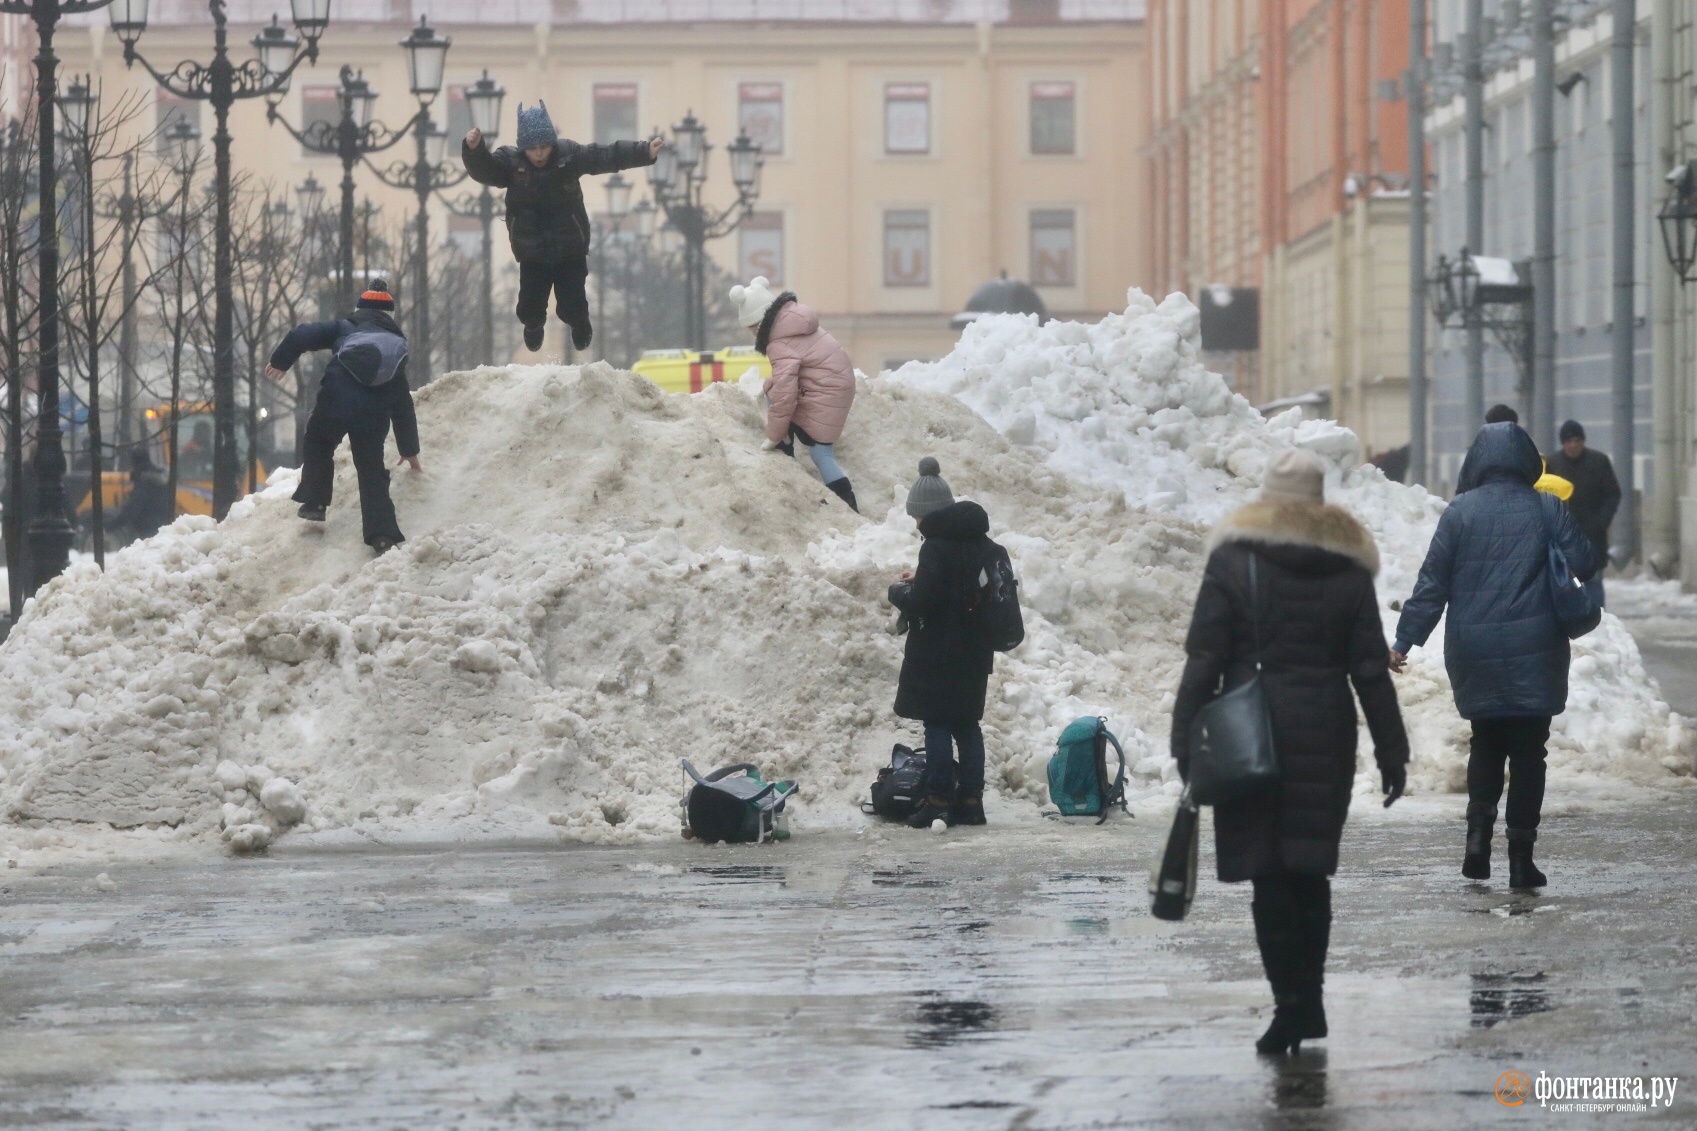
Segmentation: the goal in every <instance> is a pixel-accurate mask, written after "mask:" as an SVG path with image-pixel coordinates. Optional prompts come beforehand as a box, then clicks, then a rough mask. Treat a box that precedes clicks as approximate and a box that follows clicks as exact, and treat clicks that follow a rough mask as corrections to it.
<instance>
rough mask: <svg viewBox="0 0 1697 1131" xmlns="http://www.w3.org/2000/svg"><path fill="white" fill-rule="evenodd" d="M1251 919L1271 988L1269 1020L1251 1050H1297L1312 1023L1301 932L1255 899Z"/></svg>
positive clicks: (1267, 1052) (1271, 1052) (1274, 1053)
mask: <svg viewBox="0 0 1697 1131" xmlns="http://www.w3.org/2000/svg"><path fill="white" fill-rule="evenodd" d="M1249 910H1250V913H1251V914H1252V915H1253V916H1254V919H1255V942H1256V944H1257V945H1258V946H1259V947H1260V948H1261V965H1262V967H1263V968H1265V970H1266V971H1267V984H1268V985H1269V986H1270V987H1272V990H1273V1022H1272V1024H1271V1025H1268V1026H1267V1031H1266V1032H1265V1033H1263V1034H1261V1038H1260V1039H1259V1040H1257V1041H1256V1042H1255V1051H1256V1052H1258V1053H1262V1054H1263V1055H1268V1056H1282V1055H1284V1054H1285V1053H1287V1052H1296V1051H1298V1050H1299V1048H1300V1046H1301V1044H1302V1042H1303V1039H1304V1038H1305V1037H1306V1036H1307V1034H1306V1032H1305V1031H1304V1030H1306V1029H1309V1028H1311V1027H1312V1024H1311V1020H1310V1011H1309V1004H1308V1001H1307V998H1306V995H1305V994H1303V993H1302V990H1301V987H1300V982H1301V980H1302V973H1301V969H1300V964H1301V962H1302V954H1301V943H1302V940H1301V936H1300V935H1298V934H1297V933H1296V932H1295V931H1293V930H1292V929H1291V925H1290V924H1289V923H1288V922H1277V921H1275V920H1276V919H1277V918H1278V917H1277V916H1275V915H1273V914H1272V913H1271V911H1270V910H1269V909H1268V908H1266V907H1263V906H1262V905H1261V904H1259V903H1251V904H1250V905H1249Z"/></svg>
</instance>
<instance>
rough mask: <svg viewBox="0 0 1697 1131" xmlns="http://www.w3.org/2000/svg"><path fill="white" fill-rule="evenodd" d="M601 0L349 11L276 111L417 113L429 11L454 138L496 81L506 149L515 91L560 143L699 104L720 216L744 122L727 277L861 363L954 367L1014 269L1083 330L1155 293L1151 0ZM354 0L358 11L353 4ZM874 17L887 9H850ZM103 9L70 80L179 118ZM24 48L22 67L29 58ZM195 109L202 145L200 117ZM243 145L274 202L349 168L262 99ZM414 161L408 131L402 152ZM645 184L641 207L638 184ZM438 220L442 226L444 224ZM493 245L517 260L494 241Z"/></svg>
mask: <svg viewBox="0 0 1697 1131" xmlns="http://www.w3.org/2000/svg"><path fill="white" fill-rule="evenodd" d="M606 6H607V5H605V4H603V5H600V6H597V5H594V4H591V3H589V2H588V0H585V2H584V3H582V4H566V5H561V4H554V5H552V6H551V7H548V6H546V5H545V6H544V7H546V8H547V11H546V13H544V15H545V17H546V18H543V19H539V20H535V21H532V22H520V21H519V20H518V19H516V18H514V17H515V16H522V15H525V14H528V8H526V10H525V11H524V12H521V11H520V10H519V9H521V8H525V5H523V4H518V5H512V4H508V5H499V4H469V3H467V4H451V5H442V4H437V5H435V6H434V7H432V6H430V5H426V4H422V3H411V4H408V3H404V2H394V0H386V2H383V3H373V4H367V5H365V6H364V7H369V8H371V9H372V13H371V14H376V15H381V16H382V18H379V19H362V18H359V16H358V13H359V12H360V11H363V7H362V6H361V5H359V4H357V3H353V2H350V3H348V4H340V5H338V6H337V9H336V11H337V13H338V16H337V19H336V20H335V21H334V22H333V23H332V24H331V27H330V29H329V32H328V33H327V34H326V35H325V37H324V39H323V42H322V50H321V54H320V57H319V60H318V62H317V65H316V66H315V67H304V66H303V67H302V68H301V69H300V70H299V71H298V72H297V74H296V76H295V80H294V82H293V84H292V87H291V89H290V90H289V92H288V93H287V94H286V95H285V96H284V97H283V98H282V100H281V107H280V108H281V110H282V111H283V113H284V114H285V116H287V117H288V118H289V120H290V121H291V122H293V123H294V124H295V125H296V126H300V125H301V124H302V122H303V121H306V120H311V119H313V118H314V117H318V116H332V115H334V113H335V102H334V89H335V85H336V81H337V79H336V76H337V72H338V69H339V68H340V67H341V66H342V65H344V64H348V65H351V66H354V67H356V68H359V69H361V70H362V71H363V72H364V75H365V77H366V78H367V79H368V80H369V81H370V82H371V83H372V85H373V86H375V87H376V88H377V90H378V91H379V92H380V93H381V98H380V99H379V101H378V103H377V111H376V113H377V117H378V118H379V119H381V120H382V121H385V122H388V123H390V124H392V125H397V126H398V125H400V124H401V123H403V122H405V121H406V120H407V118H408V117H409V116H410V115H411V114H412V113H413V112H414V110H415V109H416V102H415V101H414V99H413V98H412V96H411V95H410V94H409V93H408V92H407V75H406V66H405V60H404V57H403V52H402V51H401V49H400V48H399V46H398V45H397V44H398V41H399V40H400V39H401V37H402V36H403V35H404V34H405V33H406V31H407V30H408V27H409V25H411V24H413V23H416V21H417V20H418V18H419V17H421V16H426V15H428V16H429V17H430V18H431V22H432V24H433V26H435V27H437V29H438V30H439V31H440V32H442V33H443V34H445V35H447V36H449V37H450V38H451V39H452V40H453V46H452V48H451V49H450V51H449V53H448V63H447V68H448V69H447V82H448V86H449V90H448V91H446V92H445V93H444V95H443V96H442V98H440V99H439V100H438V103H437V106H436V108H435V111H434V113H435V118H436V120H437V121H438V122H442V123H445V124H447V125H449V126H450V127H451V128H453V129H454V130H455V131H456V132H457V131H459V130H461V129H463V127H464V126H465V124H466V118H465V113H464V107H463V103H462V102H459V101H458V98H459V95H458V89H457V88H461V87H463V86H464V85H466V84H469V83H471V82H474V81H475V80H476V79H477V78H478V77H479V76H480V75H481V74H482V73H483V72H484V71H485V70H487V72H488V73H489V75H490V76H491V77H493V78H495V79H496V80H497V81H499V82H500V83H501V84H502V85H503V86H504V87H505V89H506V91H507V99H506V105H505V108H504V111H503V115H504V121H503V129H502V136H501V138H500V139H499V140H501V141H510V140H511V137H512V124H513V121H514V113H515V111H516V109H517V105H518V103H519V102H521V101H522V102H525V103H527V104H528V103H532V102H535V101H537V100H544V101H546V102H547V104H548V107H549V110H550V112H551V114H552V116H553V118H554V121H555V123H556V125H557V126H558V128H559V130H560V132H561V133H562V135H564V136H568V137H574V138H578V139H581V140H594V139H597V137H599V138H600V139H602V140H607V139H610V138H612V137H615V136H633V135H646V134H647V133H648V132H649V131H650V130H651V129H652V128H654V127H656V126H658V127H662V128H664V127H666V126H668V125H669V124H671V123H673V122H676V121H678V120H679V119H681V118H682V117H683V116H684V114H685V113H686V112H693V113H694V114H695V115H696V116H697V117H698V118H700V119H701V120H702V121H704V122H705V123H706V125H707V127H708V130H709V134H708V136H709V140H710V141H711V142H713V143H714V146H715V149H714V151H713V154H712V157H711V160H710V166H709V168H710V176H709V180H708V195H709V199H710V200H711V201H714V202H716V203H718V204H724V203H727V202H728V201H729V199H730V198H731V197H732V196H733V195H734V190H733V189H732V188H731V185H730V174H729V169H728V166H727V163H726V160H725V157H724V147H725V145H726V143H728V142H730V141H731V140H732V139H733V138H734V137H735V135H736V133H737V132H738V130H739V129H747V130H748V131H749V132H750V133H751V135H754V136H756V137H757V140H760V141H762V142H763V144H764V145H765V146H766V149H767V151H768V154H767V157H766V161H765V170H764V179H763V188H762V192H761V195H760V198H759V202H758V215H757V216H756V218H755V220H754V222H753V223H751V224H749V225H747V226H745V228H744V229H743V230H742V231H741V232H739V233H735V234H733V235H731V236H729V237H727V238H725V239H722V240H718V241H715V242H714V243H713V244H711V245H710V252H711V254H712V255H713V257H714V258H715V260H716V261H717V262H718V263H719V264H720V265H721V266H722V267H723V268H724V269H725V270H726V271H728V272H730V273H732V274H737V275H742V276H745V277H746V276H749V275H752V274H755V273H763V274H767V275H768V276H770V277H772V278H773V279H774V281H775V282H777V283H780V284H781V285H782V286H784V287H787V288H791V289H794V290H796V291H798V292H799V293H800V294H801V295H802V296H803V297H804V298H805V299H806V300H807V301H809V302H810V303H812V304H813V305H814V306H815V307H816V308H817V309H819V310H820V311H821V313H822V314H823V315H824V316H825V317H826V319H827V320H828V325H829V327H830V328H831V329H832V330H833V332H835V333H836V334H837V335H838V337H839V338H841V339H842V340H843V342H844V344H845V345H846V346H848V348H849V349H850V351H851V353H852V355H853V356H854V358H855V361H856V363H857V364H858V365H859V366H860V367H861V368H862V369H865V370H868V371H876V370H877V369H879V368H881V367H884V366H887V365H890V364H893V363H897V362H901V361H905V360H909V359H913V358H935V357H938V356H941V355H942V354H943V353H946V352H947V351H948V349H949V348H950V346H951V345H952V343H953V341H954V339H955V337H956V333H955V331H953V330H951V329H950V327H949V318H950V316H951V315H953V314H955V313H956V312H957V311H959V310H960V309H961V308H962V306H963V305H964V303H965V302H966V300H967V298H968V296H969V295H970V294H971V293H972V291H973V290H974V289H975V288H976V287H977V286H978V285H979V284H981V283H982V282H984V281H985V280H986V279H988V278H991V277H993V276H995V275H996V274H997V273H999V272H1001V271H1004V270H1005V271H1007V272H1008V273H1009V274H1010V275H1013V276H1015V277H1022V278H1026V279H1029V280H1030V281H1031V282H1033V284H1034V285H1036V287H1037V288H1038V291H1039V293H1040V294H1041V295H1042V296H1043V299H1044V301H1045V303H1046V304H1047V305H1048V307H1049V309H1050V311H1051V312H1053V313H1056V314H1061V315H1069V316H1070V315H1079V316H1097V315H1100V314H1101V313H1103V312H1106V311H1109V310H1117V309H1120V308H1122V307H1123V306H1124V302H1125V292H1126V289H1127V287H1128V286H1131V285H1134V284H1145V283H1146V282H1147V280H1148V276H1149V272H1148V270H1147V267H1148V257H1149V223H1148V216H1147V201H1146V197H1147V190H1148V175H1147V172H1146V169H1145V165H1144V161H1143V158H1142V156H1141V150H1142V149H1143V146H1144V143H1145V139H1146V134H1147V113H1146V104H1147V98H1148V89H1149V87H1148V81H1147V76H1146V71H1145V60H1144V51H1145V45H1144V29H1143V23H1142V20H1141V11H1142V3H1141V0H1107V2H1103V0H1090V2H1088V3H1079V2H1076V0H1069V2H1067V3H1048V4H1045V3H1041V2H1037V3H1030V2H1026V3H1022V2H1020V0H1014V2H1013V3H1012V4H1011V5H1010V4H1008V3H1001V4H996V3H986V4H973V3H948V2H944V3H940V4H939V3H926V4H908V3H901V2H899V0H897V2H891V3H888V4H885V5H879V4H869V5H854V6H842V5H822V6H813V5H806V4H803V5H799V6H798V9H799V10H800V11H802V12H803V13H806V12H808V11H814V12H822V13H823V15H824V16H826V17H833V16H837V17H841V18H796V19H786V20H772V19H766V18H761V19H755V18H752V17H753V15H754V14H755V13H757V12H761V13H764V12H767V11H769V10H770V9H771V5H757V4H753V3H752V2H739V0H727V2H725V3H705V4H697V5H692V6H691V12H692V13H693V14H694V15H695V16H696V17H699V18H691V19H687V20H686V19H672V18H667V12H668V11H669V10H670V6H668V5H665V4H655V5H623V6H621V7H620V9H619V13H616V14H622V15H623V16H624V17H626V18H625V19H623V20H622V21H620V22H598V21H597V20H596V19H594V18H593V17H595V16H596V15H597V14H598V13H599V9H600V7H606ZM837 7H843V12H842V13H837V12H836V8H837ZM152 8H153V23H152V26H151V27H150V29H149V30H148V32H147V33H146V34H145V35H144V36H143V38H142V41H141V48H142V50H143V51H144V52H145V53H146V54H147V56H148V57H149V58H151V59H153V60H154V61H155V62H156V63H159V64H161V65H166V64H174V63H175V62H176V61H177V60H178V59H184V58H204V57H205V56H206V55H207V54H208V53H209V50H210V42H211V31H210V27H209V26H208V19H207V17H206V14H205V6H204V5H203V4H198V3H194V2H192V0H174V2H173V0H156V2H155V3H154V4H153V5H152ZM508 8H510V9H512V12H511V13H508V12H506V11H505V9H508ZM261 9H263V11H261ZM349 9H354V10H355V14H354V16H353V17H352V18H350V17H348V16H345V15H342V14H341V13H343V12H344V11H346V10H349ZM745 9H746V11H745ZM868 10H870V11H872V12H873V14H874V16H877V17H879V18H860V17H857V16H854V15H853V13H855V12H865V11H868ZM230 11H231V15H232V20H233V21H239V22H233V23H232V25H231V40H232V42H233V43H237V44H240V45H242V46H240V48H239V49H238V51H237V55H238V57H245V56H246V55H247V54H249V53H250V49H249V48H247V47H246V46H245V45H246V43H247V41H248V40H249V39H251V38H252V37H253V35H254V34H255V32H256V31H257V30H258V27H259V24H260V20H261V18H263V19H264V20H265V21H269V18H270V13H271V5H268V4H260V3H257V2H251V0H250V2H244V0H233V2H232V3H231V5H230ZM105 21H106V17H105V15H104V13H102V14H99V15H96V16H92V17H83V18H81V19H80V20H79V21H78V23H77V24H72V22H71V21H67V24H68V25H70V26H66V27H64V28H63V29H62V30H61V33H60V36H59V42H58V48H59V53H60V55H61V57H62V58H63V60H64V63H63V66H64V70H65V72H66V73H77V74H81V73H83V72H88V73H90V74H92V75H93V76H94V77H95V80H96V82H97V83H98V84H100V85H101V87H102V89H103V92H104V97H106V98H107V99H113V98H116V97H118V95H119V94H120V93H121V92H122V91H123V90H125V89H131V88H133V89H135V90H138V91H141V92H143V93H144V95H145V96H146V97H148V98H150V99H155V100H157V101H159V106H158V108H157V109H156V115H157V114H163V113H175V112H182V111H178V110H174V109H172V108H171V107H170V106H169V105H168V102H169V100H168V99H163V98H162V96H159V95H156V94H155V93H154V92H153V90H152V83H151V80H150V79H149V78H148V76H147V75H146V74H145V72H144V71H143V70H142V69H141V68H140V67H139V66H138V67H136V68H134V69H126V68H125V67H124V63H123V48H122V45H121V44H120V43H119V42H118V41H117V39H116V37H114V36H113V35H112V34H111V33H110V32H109V31H108V30H107V28H106V27H105ZM19 38H20V41H21V42H22V48H21V50H20V54H25V57H26V58H27V51H28V50H33V45H32V44H30V43H28V37H27V36H23V37H19ZM20 61H22V60H19V59H18V58H17V57H16V56H15V57H14V59H13V61H12V64H13V65H14V66H15V65H17V63H18V62H20ZM9 112H10V108H4V109H0V115H4V114H6V113H9ZM187 112H188V113H191V114H193V113H196V110H195V109H193V108H190V109H189V110H188V111H187ZM198 113H199V115H200V125H201V128H202V130H203V132H204V133H205V134H206V135H207V136H208V137H210V134H211V130H212V120H211V119H212V115H211V111H210V109H209V108H206V107H204V106H202V107H199V109H198ZM231 131H232V134H233V135H234V139H235V141H234V150H233V155H234V162H235V166H236V168H237V169H238V170H239V171H241V172H244V173H247V174H249V175H251V176H252V177H254V178H257V179H258V180H259V181H261V182H268V183H270V184H273V185H275V186H277V187H278V188H279V190H280V191H284V192H287V191H289V190H290V189H292V187H293V186H294V185H296V184H298V183H299V182H301V181H302V180H303V179H304V178H305V177H306V176H307V175H308V174H309V173H310V174H313V175H314V176H316V178H317V179H318V180H319V181H320V182H323V183H325V184H326V185H329V186H330V187H331V191H332V202H333V200H334V191H335V188H334V186H335V185H336V183H337V182H338V181H339V179H340V167H339V164H338V162H337V161H336V160H335V159H334V158H331V157H323V156H318V155H313V154H308V153H304V152H302V150H301V148H300V147H299V146H298V145H296V144H295V143H294V142H293V141H292V140H291V139H290V138H289V136H288V135H287V134H286V133H285V132H284V131H283V130H282V129H281V128H280V127H272V126H268V125H267V123H266V120H265V109H264V106H263V104H262V103H259V102H249V103H244V104H240V105H238V106H237V107H236V108H235V110H234V111H233V113H232V117H231ZM452 140H453V142H454V144H455V145H456V146H457V137H455V138H454V139H452ZM409 149H410V143H405V142H404V143H403V144H402V146H401V147H399V148H397V149H396V150H395V151H393V155H395V156H400V155H403V154H405V153H407V152H408V150H409ZM455 151H456V150H455V148H454V147H453V146H451V147H450V150H449V153H450V155H451V154H453V153H454V152H455ZM355 178H356V180H357V181H358V184H359V192H360V193H361V194H362V195H369V196H370V197H372V198H373V199H375V200H377V201H379V202H381V203H382V205H383V209H384V213H385V214H386V215H396V216H399V215H406V214H409V213H410V211H411V210H412V209H413V208H414V202H413V198H412V196H411V194H410V193H407V192H403V191H397V190H394V189H389V188H385V187H384V186H382V185H381V184H380V183H379V182H378V181H377V179H376V177H374V176H372V175H371V174H370V173H369V172H368V171H367V170H364V169H359V170H357V171H356V173H355ZM637 183H638V190H637V197H638V198H639V199H640V198H641V197H642V196H643V195H645V194H646V183H645V181H643V180H642V179H641V175H640V171H638V174H637ZM468 187H470V186H468ZM585 195H586V199H587V200H588V202H589V205H590V208H591V211H595V210H596V209H597V207H598V206H602V207H604V205H602V203H601V202H603V201H604V200H605V195H604V192H603V191H602V189H601V186H600V185H599V184H598V183H593V182H589V181H586V183H585ZM436 207H437V209H438V210H437V211H436V213H435V214H434V215H433V219H432V223H433V225H434V226H435V230H436V231H437V232H441V231H442V230H443V228H444V225H445V224H446V223H447V222H448V217H447V215H446V212H445V211H444V210H441V209H440V206H436ZM459 223H461V224H463V223H464V222H463V221H461V222H459ZM497 243H498V247H497V252H496V255H497V263H498V264H505V263H506V262H507V261H508V252H507V249H506V244H505V240H504V238H503V239H500V240H498V241H497ZM655 344H656V345H660V346H670V345H678V344H682V343H672V342H664V343H655Z"/></svg>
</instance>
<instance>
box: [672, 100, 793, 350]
mask: <svg viewBox="0 0 1697 1131" xmlns="http://www.w3.org/2000/svg"><path fill="white" fill-rule="evenodd" d="M655 132H656V133H658V132H659V131H658V130H656V131H655ZM712 149H713V147H712V145H711V144H709V143H708V141H707V127H706V126H705V125H704V124H703V123H701V122H700V121H698V120H697V119H696V117H695V115H694V113H687V114H685V115H684V119H683V121H681V122H679V123H678V124H677V125H675V126H673V127H672V140H671V141H669V142H667V143H666V145H665V146H664V147H663V148H662V149H661V150H660V155H659V157H658V158H657V159H656V160H655V162H654V164H652V165H650V166H649V167H648V186H649V188H650V189H651V190H652V191H653V193H654V200H655V202H656V203H657V204H658V205H659V206H660V208H661V209H662V210H663V211H664V212H665V213H666V219H667V221H668V222H669V223H670V224H671V225H672V227H674V228H675V229H677V231H678V233H679V235H681V236H682V237H683V241H684V250H685V259H684V263H685V268H684V269H685V274H686V276H687V284H688V288H689V296H690V303H689V316H690V327H689V337H690V338H691V339H692V340H693V341H694V342H695V343H696V348H697V349H700V350H706V349H708V348H710V347H709V346H708V343H707V294H706V289H707V241H708V240H716V239H720V238H721V237H724V236H728V235H730V234H731V233H732V232H734V231H736V230H737V228H739V227H740V226H741V225H742V222H743V221H744V220H747V219H748V218H749V216H751V215H752V214H753V212H754V202H755V200H756V199H757V198H758V197H759V195H760V172H761V169H762V167H763V166H764V165H765V161H764V159H763V158H762V157H761V156H760V146H759V144H758V143H757V142H754V141H751V140H749V137H748V135H747V134H738V135H737V139H736V140H735V141H733V142H732V143H731V144H730V145H729V146H727V147H726V149H725V153H726V155H727V156H728V157H729V158H730V163H731V183H732V184H733V185H735V186H736V190H737V198H736V201H735V202H734V203H732V204H730V205H728V206H727V207H725V208H723V209H718V210H715V209H712V208H710V207H709V206H708V205H707V204H706V203H705V201H704V200H703V190H704V188H705V186H706V182H707V157H708V154H709V153H711V152H712Z"/></svg>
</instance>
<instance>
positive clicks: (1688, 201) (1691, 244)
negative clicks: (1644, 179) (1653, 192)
mask: <svg viewBox="0 0 1697 1131" xmlns="http://www.w3.org/2000/svg"><path fill="white" fill-rule="evenodd" d="M1664 179H1665V180H1666V181H1667V184H1668V188H1669V190H1670V191H1669V193H1668V198H1667V199H1666V200H1665V201H1663V202H1662V208H1661V211H1660V212H1658V213H1656V222H1657V223H1658V224H1659V225H1660V226H1661V229H1662V250H1663V251H1665V252H1666V253H1667V257H1668V263H1669V265H1670V266H1672V267H1673V273H1674V274H1675V275H1676V276H1678V278H1679V281H1680V283H1682V284H1684V283H1689V282H1691V281H1692V280H1693V279H1697V275H1693V274H1692V268H1693V267H1694V266H1697V161H1687V162H1686V163H1685V164H1683V165H1676V166H1674V168H1673V169H1672V170H1671V171H1670V172H1669V173H1668V175H1667V176H1666V177H1665V178H1664Z"/></svg>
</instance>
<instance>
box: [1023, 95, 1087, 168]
mask: <svg viewBox="0 0 1697 1131" xmlns="http://www.w3.org/2000/svg"><path fill="white" fill-rule="evenodd" d="M1075 95H1076V88H1075V87H1074V85H1073V84H1072V83H1070V82H1034V83H1032V84H1031V152H1032V153H1036V154H1047V155H1058V156H1067V157H1070V156H1072V155H1073V154H1074V153H1076V152H1078V139H1077V133H1076V123H1077V120H1078V118H1077V113H1076V107H1077V105H1078V101H1077V98H1076V96H1075Z"/></svg>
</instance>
